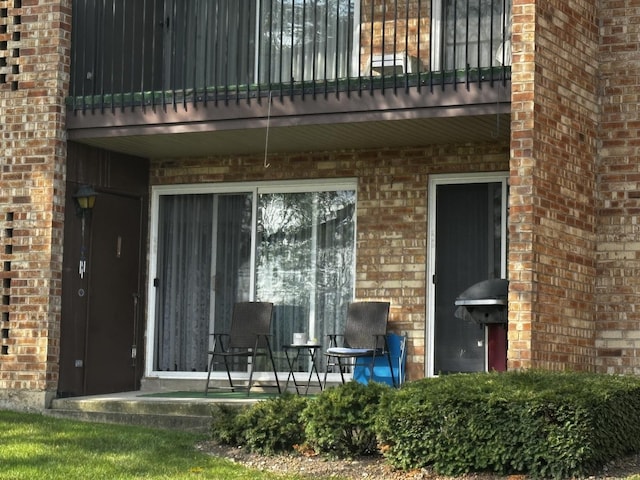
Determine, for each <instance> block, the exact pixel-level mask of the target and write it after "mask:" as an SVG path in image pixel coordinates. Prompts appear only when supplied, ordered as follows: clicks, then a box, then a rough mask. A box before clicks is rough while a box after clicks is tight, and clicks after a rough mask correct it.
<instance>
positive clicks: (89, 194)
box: [73, 185, 98, 218]
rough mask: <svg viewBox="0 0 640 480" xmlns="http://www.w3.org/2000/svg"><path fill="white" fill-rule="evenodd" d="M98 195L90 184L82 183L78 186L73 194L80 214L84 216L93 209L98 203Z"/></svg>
mask: <svg viewBox="0 0 640 480" xmlns="http://www.w3.org/2000/svg"><path fill="white" fill-rule="evenodd" d="M97 196H98V193H97V192H96V191H95V190H94V189H93V187H91V186H90V185H82V186H81V187H80V188H78V191H77V192H76V193H74V194H73V199H74V200H75V202H76V213H77V214H78V216H80V217H83V218H84V216H85V215H87V214H89V213H90V212H91V209H92V208H93V206H94V205H95V204H96V197H97Z"/></svg>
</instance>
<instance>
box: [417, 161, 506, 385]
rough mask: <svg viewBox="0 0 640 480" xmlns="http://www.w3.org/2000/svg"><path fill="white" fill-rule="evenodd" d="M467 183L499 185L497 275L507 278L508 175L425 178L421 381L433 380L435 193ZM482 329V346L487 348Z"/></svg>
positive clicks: (485, 174) (488, 173) (456, 174)
mask: <svg viewBox="0 0 640 480" xmlns="http://www.w3.org/2000/svg"><path fill="white" fill-rule="evenodd" d="M465 183H468V184H471V183H502V191H503V192H504V193H505V194H503V196H502V225H501V238H502V241H501V248H500V255H501V257H502V262H501V270H500V275H501V277H502V278H507V262H506V258H507V257H506V256H507V220H508V208H507V205H508V200H509V194H508V192H509V190H508V186H509V172H476V173H446V174H436V175H431V176H430V177H429V183H428V190H427V211H428V217H427V276H426V283H427V285H426V295H427V301H426V307H427V311H426V322H425V337H424V338H425V362H424V365H425V371H424V375H425V377H434V376H436V374H435V373H434V367H435V335H434V332H435V308H436V305H435V283H434V282H433V278H434V276H435V273H436V272H435V270H436V212H437V205H436V190H437V187H438V186H439V185H456V184H465ZM486 334H487V332H486V329H485V345H487V338H486ZM487 353H488V352H487V349H486V348H485V365H486V364H487V358H486V356H487Z"/></svg>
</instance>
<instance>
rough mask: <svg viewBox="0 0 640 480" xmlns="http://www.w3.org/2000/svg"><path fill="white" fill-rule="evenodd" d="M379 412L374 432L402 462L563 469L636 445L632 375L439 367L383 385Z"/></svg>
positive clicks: (639, 426) (580, 467)
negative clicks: (399, 384)
mask: <svg viewBox="0 0 640 480" xmlns="http://www.w3.org/2000/svg"><path fill="white" fill-rule="evenodd" d="M379 411H380V415H379V416H378V422H377V424H376V430H377V432H378V434H379V441H380V442H381V443H382V444H384V445H385V446H386V448H385V450H386V453H385V454H386V456H387V459H388V460H389V462H390V463H391V464H393V465H394V466H396V467H398V468H404V469H407V468H418V467H423V466H427V465H432V466H433V467H434V469H435V470H436V472H438V473H440V474H444V475H460V474H464V473H468V472H472V471H476V472H478V471H492V472H495V473H498V474H508V473H525V474H528V475H532V476H536V477H554V478H566V477H572V476H582V475H585V474H588V473H590V472H592V471H594V470H595V469H596V468H598V467H600V466H602V465H603V464H604V463H606V462H608V461H611V460H613V459H616V458H619V457H621V456H623V455H625V454H628V453H631V452H637V451H640V379H637V378H635V377H619V376H610V375H595V374H585V373H554V372H539V371H527V372H509V373H482V374H459V375H448V376H442V377H440V378H433V379H424V380H420V381H417V382H411V383H408V384H406V385H405V386H404V387H403V388H402V389H401V390H399V391H390V392H387V393H386V394H385V395H383V397H382V399H381V408H380V410H379Z"/></svg>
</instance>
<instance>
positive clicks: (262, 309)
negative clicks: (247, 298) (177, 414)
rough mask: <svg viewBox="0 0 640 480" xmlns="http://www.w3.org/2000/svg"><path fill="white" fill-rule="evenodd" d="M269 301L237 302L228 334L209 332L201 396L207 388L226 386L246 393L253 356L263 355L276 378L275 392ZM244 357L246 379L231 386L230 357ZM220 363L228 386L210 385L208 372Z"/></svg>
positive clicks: (252, 370)
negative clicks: (209, 347) (205, 374)
mask: <svg viewBox="0 0 640 480" xmlns="http://www.w3.org/2000/svg"><path fill="white" fill-rule="evenodd" d="M272 312H273V303H269V302H239V303H236V304H235V305H234V307H233V314H232V317H231V328H230V332H229V333H213V334H212V336H213V348H212V349H211V350H210V351H209V355H210V356H211V359H210V360H209V368H208V371H207V384H206V386H205V389H204V393H205V395H207V394H208V392H209V391H210V390H214V389H219V388H226V389H230V390H231V391H236V390H241V389H245V388H246V390H247V396H248V395H249V393H250V391H251V387H252V386H253V372H254V369H255V367H256V358H257V357H260V356H262V357H267V358H268V359H269V361H270V363H271V368H272V369H273V374H274V375H275V379H276V386H277V388H278V393H280V382H279V381H278V373H277V372H276V364H275V362H274V360H273V351H272V350H271V341H270V336H271V318H272ZM238 357H240V358H245V359H247V361H248V360H249V359H250V362H249V365H248V367H249V380H248V382H247V384H246V385H242V386H239V385H234V383H233V379H232V378H231V370H230V368H229V366H230V363H231V362H232V360H233V359H234V358H238ZM218 364H224V366H225V370H226V371H227V378H228V379H229V387H215V386H211V372H212V370H213V369H214V367H215V365H218Z"/></svg>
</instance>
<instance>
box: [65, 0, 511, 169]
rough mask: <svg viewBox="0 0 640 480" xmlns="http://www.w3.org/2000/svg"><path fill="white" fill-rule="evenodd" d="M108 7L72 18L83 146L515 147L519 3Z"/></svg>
mask: <svg viewBox="0 0 640 480" xmlns="http://www.w3.org/2000/svg"><path fill="white" fill-rule="evenodd" d="M98 3H99V5H96V2H92V1H90V0H79V1H77V2H74V3H73V30H72V31H73V37H72V45H73V47H72V50H73V51H72V65H71V77H72V83H71V91H70V95H69V98H68V99H67V107H68V108H67V130H68V138H69V139H70V140H74V141H77V142H81V143H86V144H89V145H94V146H97V147H101V148H105V149H109V150H115V151H120V152H123V153H129V154H133V155H138V156H144V157H148V158H154V157H164V156H200V155H211V154H220V155H226V154H233V153H235V154H250V153H257V152H264V151H265V149H268V151H269V152H273V153H275V152H293V151H310V150H327V149H331V150H336V149H344V148H376V147H398V146H422V145H427V144H432V143H449V142H457V143H466V142H488V141H500V140H507V139H508V138H509V122H510V95H511V88H510V50H509V48H508V47H509V43H508V39H506V37H505V35H504V33H503V32H506V31H508V29H509V28H508V27H509V26H508V25H507V23H506V22H507V19H508V18H509V10H510V6H509V5H510V4H509V2H508V1H506V0H481V1H480V2H478V4H477V5H476V8H475V10H473V9H466V10H464V11H463V13H461V12H460V11H457V10H456V9H455V8H454V10H453V11H452V10H451V9H452V8H453V7H454V6H455V5H453V6H452V5H451V4H452V3H454V4H455V3H460V2H459V1H458V2H450V1H448V0H431V1H428V0H427V1H424V0H423V1H420V0H400V1H396V2H384V3H385V4H384V5H382V6H380V5H379V2H375V5H374V3H373V0H261V1H255V0H251V1H249V0H240V1H238V2H227V1H222V0H192V1H190V2H180V1H178V0H148V1H145V2H126V1H124V0H106V1H104V2H98ZM462 3H467V2H462ZM386 4H389V5H386ZM392 4H393V5H392Z"/></svg>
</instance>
